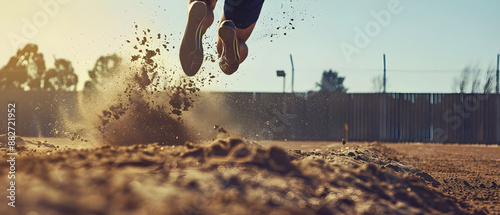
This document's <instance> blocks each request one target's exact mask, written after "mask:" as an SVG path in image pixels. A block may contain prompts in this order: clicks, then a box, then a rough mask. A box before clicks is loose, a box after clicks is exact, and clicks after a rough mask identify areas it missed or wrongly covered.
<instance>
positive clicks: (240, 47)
mask: <svg viewBox="0 0 500 215" xmlns="http://www.w3.org/2000/svg"><path fill="white" fill-rule="evenodd" d="M263 4H264V0H246V1H242V0H238V1H235V0H225V4H224V14H223V16H222V18H221V25H220V26H219V38H218V41H217V52H218V54H219V57H220V60H219V65H220V67H221V69H222V71H223V72H224V73H226V74H228V75H230V74H232V73H234V72H235V71H236V70H238V67H239V64H240V63H242V62H243V61H245V59H246V58H247V56H248V46H247V45H246V41H247V40H248V38H249V37H250V35H251V34H252V31H253V29H254V28H255V24H256V22H257V20H258V18H259V15H260V11H261V9H262V5H263Z"/></svg>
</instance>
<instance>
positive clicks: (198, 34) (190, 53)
mask: <svg viewBox="0 0 500 215" xmlns="http://www.w3.org/2000/svg"><path fill="white" fill-rule="evenodd" d="M206 15H207V5H206V4H205V2H203V1H194V2H192V3H191V4H190V5H189V8H188V21H187V25H186V31H185V32H184V37H183V38H182V43H181V47H180V52H179V57H180V60H181V65H182V69H183V70H184V73H186V75H188V76H193V75H195V74H196V73H197V72H198V70H200V67H201V64H202V63H203V44H202V41H201V39H202V37H203V35H202V23H203V20H204V19H205V16H206Z"/></svg>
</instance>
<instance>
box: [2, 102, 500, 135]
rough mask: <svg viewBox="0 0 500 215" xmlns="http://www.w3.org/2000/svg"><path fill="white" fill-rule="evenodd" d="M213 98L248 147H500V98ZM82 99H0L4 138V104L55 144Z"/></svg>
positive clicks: (26, 130)
mask: <svg viewBox="0 0 500 215" xmlns="http://www.w3.org/2000/svg"><path fill="white" fill-rule="evenodd" d="M211 95H214V96H213V97H214V98H216V99H217V100H218V101H217V102H218V103H219V104H223V108H224V109H221V110H220V111H221V112H228V113H231V117H229V118H228V119H226V123H225V122H222V124H226V125H238V126H239V127H240V130H241V131H240V132H238V133H239V134H240V135H242V136H244V137H246V138H249V139H274V140H283V139H288V140H330V141H339V140H341V139H343V138H346V137H347V138H348V139H349V140H351V141H391V142H415V141H419V142H447V143H486V144H499V143H500V95H478V94H415V93H387V94H373V93H372V94H359V93H354V94H340V93H332V94H321V93H309V94H305V93H296V94H290V93H286V94H283V93H207V95H206V96H204V97H205V98H207V97H208V98H210V97H211ZM78 96H79V94H78V93H76V92H56V93H42V92H20V93H16V94H12V93H6V92H0V105H1V106H0V134H1V133H4V132H2V131H5V130H6V129H5V127H6V123H5V122H6V120H5V119H6V116H7V113H6V111H7V102H9V101H16V102H17V103H18V107H19V108H18V119H17V120H18V125H19V126H17V128H18V131H19V132H18V133H19V134H21V135H23V136H40V135H41V136H55V133H54V131H55V130H59V131H61V130H64V128H63V127H64V126H63V125H62V124H61V123H62V122H61V117H60V115H61V114H62V113H63V115H66V117H65V118H68V117H67V116H69V118H70V121H69V122H68V121H67V119H66V122H65V123H71V120H78V119H79V118H80V114H79V112H80V111H79V110H80V109H79V108H78V104H79V102H78V100H79V99H78ZM196 105H197V104H196V103H195V106H196ZM199 105H200V106H202V104H199ZM203 110H204V108H199V110H198V112H197V114H200V115H199V117H200V118H204V116H207V115H206V114H213V112H212V113H204V112H203ZM219 123H220V122H219ZM346 126H347V127H346ZM346 128H347V129H346ZM228 129H229V130H230V129H231V128H228Z"/></svg>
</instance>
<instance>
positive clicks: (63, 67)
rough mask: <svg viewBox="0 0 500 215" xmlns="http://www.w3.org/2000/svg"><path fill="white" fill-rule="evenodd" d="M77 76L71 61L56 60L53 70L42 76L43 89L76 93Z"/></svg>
mask: <svg viewBox="0 0 500 215" xmlns="http://www.w3.org/2000/svg"><path fill="white" fill-rule="evenodd" d="M77 84H78V76H77V75H76V74H75V70H74V68H73V65H72V64H71V61H69V60H66V59H56V60H55V62H54V68H52V69H49V70H48V71H47V72H45V73H44V75H43V89H44V90H46V91H59V90H62V91H76V85H77Z"/></svg>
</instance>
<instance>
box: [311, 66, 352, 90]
mask: <svg viewBox="0 0 500 215" xmlns="http://www.w3.org/2000/svg"><path fill="white" fill-rule="evenodd" d="M344 79H345V78H344V77H340V76H339V75H338V72H336V71H332V70H331V69H330V70H329V71H324V72H323V77H322V78H321V82H319V83H316V86H317V87H319V88H320V89H319V92H342V93H345V92H347V88H345V87H344V85H343V84H344Z"/></svg>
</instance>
